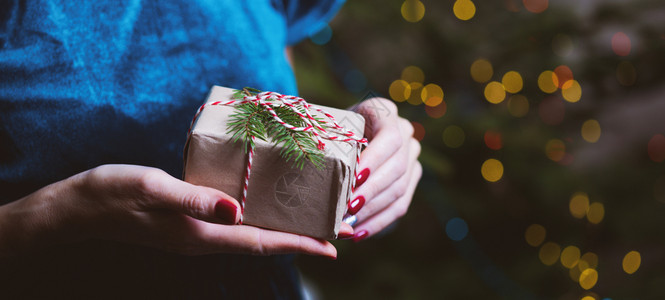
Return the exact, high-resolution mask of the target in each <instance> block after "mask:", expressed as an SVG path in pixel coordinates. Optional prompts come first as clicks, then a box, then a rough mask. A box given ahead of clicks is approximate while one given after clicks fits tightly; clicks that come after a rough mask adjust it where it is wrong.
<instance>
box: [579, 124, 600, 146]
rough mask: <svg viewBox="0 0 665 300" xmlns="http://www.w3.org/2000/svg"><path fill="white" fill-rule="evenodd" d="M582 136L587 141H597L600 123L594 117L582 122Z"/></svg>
mask: <svg viewBox="0 0 665 300" xmlns="http://www.w3.org/2000/svg"><path fill="white" fill-rule="evenodd" d="M582 138H583V139H584V140H585V141H587V142H589V143H595V142H597V141H598V139H600V123H598V121H596V120H594V119H591V120H586V121H585V122H584V124H582Z"/></svg>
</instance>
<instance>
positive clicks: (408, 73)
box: [400, 66, 425, 83]
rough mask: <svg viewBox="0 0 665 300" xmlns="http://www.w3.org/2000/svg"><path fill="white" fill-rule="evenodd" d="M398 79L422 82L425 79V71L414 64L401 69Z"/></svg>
mask: <svg viewBox="0 0 665 300" xmlns="http://www.w3.org/2000/svg"><path fill="white" fill-rule="evenodd" d="M400 79H402V80H404V81H406V82H409V83H411V82H418V83H423V82H424V81H425V73H424V72H423V70H422V69H420V68H418V67H416V66H408V67H406V68H404V70H402V76H401V77H400Z"/></svg>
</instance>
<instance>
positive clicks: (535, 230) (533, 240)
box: [524, 224, 547, 247]
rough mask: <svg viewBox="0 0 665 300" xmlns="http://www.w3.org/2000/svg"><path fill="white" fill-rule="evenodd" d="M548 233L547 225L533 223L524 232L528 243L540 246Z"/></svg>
mask: <svg viewBox="0 0 665 300" xmlns="http://www.w3.org/2000/svg"><path fill="white" fill-rule="evenodd" d="M546 235H547V231H546V230H545V227H543V226H542V225H540V224H531V225H529V227H527V228H526V232H524V239H526V243H527V244H529V246H532V247H538V246H540V244H542V243H543V242H544V241H545V236H546Z"/></svg>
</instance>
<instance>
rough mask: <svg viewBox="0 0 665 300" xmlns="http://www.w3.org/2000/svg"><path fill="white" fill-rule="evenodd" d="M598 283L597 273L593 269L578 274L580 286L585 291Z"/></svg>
mask: <svg viewBox="0 0 665 300" xmlns="http://www.w3.org/2000/svg"><path fill="white" fill-rule="evenodd" d="M597 282H598V271H596V270H595V269H586V270H584V271H582V274H580V280H579V283H580V286H581V287H582V288H583V289H585V290H588V289H591V288H593V287H594V286H595V285H596V283H597Z"/></svg>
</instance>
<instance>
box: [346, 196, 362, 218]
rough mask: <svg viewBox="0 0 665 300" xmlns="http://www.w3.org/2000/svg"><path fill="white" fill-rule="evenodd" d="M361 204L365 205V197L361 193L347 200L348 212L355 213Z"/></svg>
mask: <svg viewBox="0 0 665 300" xmlns="http://www.w3.org/2000/svg"><path fill="white" fill-rule="evenodd" d="M363 205H365V197H363V196H362V195H360V196H358V197H356V199H353V201H351V202H349V214H350V215H355V214H357V213H358V211H360V209H361V208H363Z"/></svg>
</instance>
